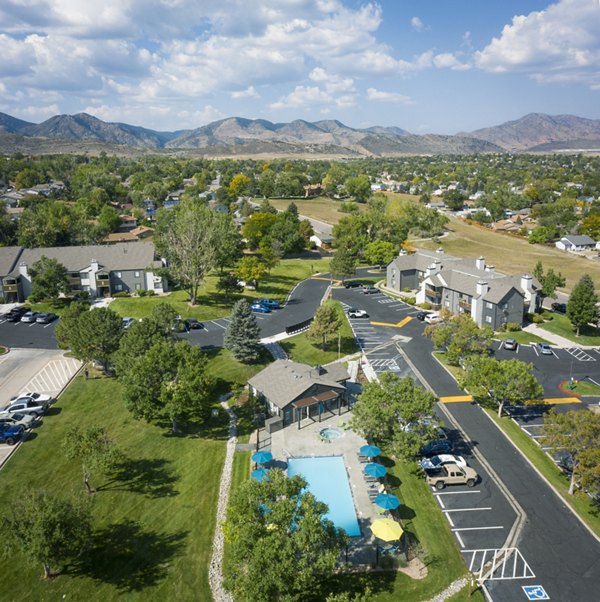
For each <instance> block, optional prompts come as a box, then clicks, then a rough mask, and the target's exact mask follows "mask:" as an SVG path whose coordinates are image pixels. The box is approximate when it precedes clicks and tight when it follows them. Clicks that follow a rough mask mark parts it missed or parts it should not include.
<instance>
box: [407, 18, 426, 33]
mask: <svg viewBox="0 0 600 602" xmlns="http://www.w3.org/2000/svg"><path fill="white" fill-rule="evenodd" d="M410 26H411V27H412V28H413V29H414V30H415V31H423V29H425V24H424V23H423V21H421V19H420V18H419V17H413V18H412V19H411V20H410Z"/></svg>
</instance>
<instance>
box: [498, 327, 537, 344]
mask: <svg viewBox="0 0 600 602" xmlns="http://www.w3.org/2000/svg"><path fill="white" fill-rule="evenodd" d="M494 338H495V339H500V340H501V341H503V340H506V339H514V340H515V341H517V343H519V345H528V344H529V343H547V342H548V341H546V339H542V338H541V337H538V336H537V335H535V334H532V333H531V332H527V331H526V330H516V331H515V332H497V333H495V334H494Z"/></svg>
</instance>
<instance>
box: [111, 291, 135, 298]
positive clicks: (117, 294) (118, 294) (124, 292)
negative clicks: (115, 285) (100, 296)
mask: <svg viewBox="0 0 600 602" xmlns="http://www.w3.org/2000/svg"><path fill="white" fill-rule="evenodd" d="M113 297H115V298H117V299H119V298H123V297H131V295H130V294H129V293H128V292H126V291H119V292H118V293H115V294H114V295H113Z"/></svg>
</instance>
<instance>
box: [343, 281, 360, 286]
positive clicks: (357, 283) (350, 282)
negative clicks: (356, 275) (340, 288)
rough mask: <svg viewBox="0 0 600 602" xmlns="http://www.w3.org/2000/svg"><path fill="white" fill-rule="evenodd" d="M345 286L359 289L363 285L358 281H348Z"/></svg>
mask: <svg viewBox="0 0 600 602" xmlns="http://www.w3.org/2000/svg"><path fill="white" fill-rule="evenodd" d="M344 286H345V287H346V288H358V287H359V286H361V284H360V282H358V281H357V280H347V281H346V282H344Z"/></svg>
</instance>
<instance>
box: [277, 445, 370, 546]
mask: <svg viewBox="0 0 600 602" xmlns="http://www.w3.org/2000/svg"><path fill="white" fill-rule="evenodd" d="M297 474H299V475H302V476H303V477H304V478H305V479H306V481H307V483H308V490H309V491H310V492H311V493H312V494H313V495H314V496H315V497H316V498H317V499H318V500H319V501H320V502H324V503H326V504H327V505H328V506H329V512H328V513H327V518H328V519H329V520H331V521H332V522H333V524H334V525H335V526H336V527H338V528H342V529H344V531H346V533H347V534H348V535H349V536H350V537H356V536H358V535H360V527H359V526H358V520H357V519H356V510H355V509H354V502H353V500H352V492H351V491H350V483H348V476H347V475H346V466H345V465H344V459H343V458H342V457H341V456H322V457H318V458H290V459H289V460H288V476H290V477H293V476H294V475H297Z"/></svg>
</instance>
